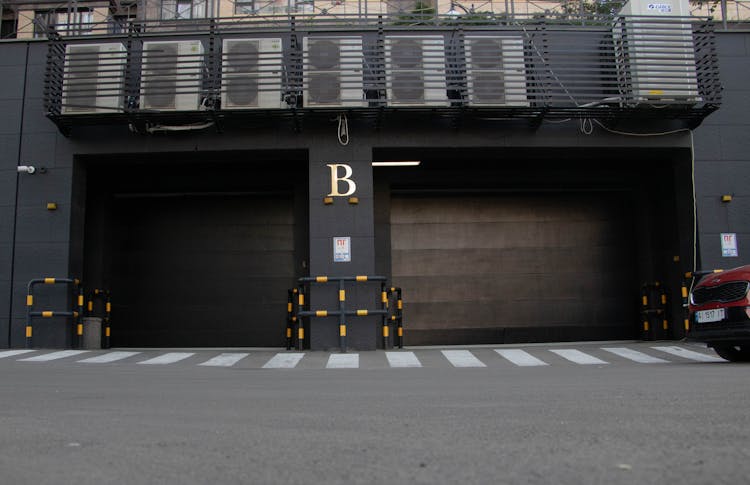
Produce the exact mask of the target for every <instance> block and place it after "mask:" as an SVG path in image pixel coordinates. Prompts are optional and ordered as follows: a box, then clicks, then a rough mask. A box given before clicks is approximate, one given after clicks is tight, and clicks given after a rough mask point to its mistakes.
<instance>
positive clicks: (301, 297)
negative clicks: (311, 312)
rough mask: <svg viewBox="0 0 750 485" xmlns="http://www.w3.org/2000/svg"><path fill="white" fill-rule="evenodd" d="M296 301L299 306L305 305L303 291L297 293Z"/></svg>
mask: <svg viewBox="0 0 750 485" xmlns="http://www.w3.org/2000/svg"><path fill="white" fill-rule="evenodd" d="M298 302H299V306H305V294H304V293H300V294H299V299H298Z"/></svg>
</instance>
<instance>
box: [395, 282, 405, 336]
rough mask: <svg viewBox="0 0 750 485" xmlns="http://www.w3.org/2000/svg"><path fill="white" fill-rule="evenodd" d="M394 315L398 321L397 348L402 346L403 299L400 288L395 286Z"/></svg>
mask: <svg viewBox="0 0 750 485" xmlns="http://www.w3.org/2000/svg"><path fill="white" fill-rule="evenodd" d="M396 297H397V298H398V300H397V302H396V312H397V313H396V315H397V316H398V317H397V322H398V348H400V349H403V348H404V300H403V298H402V297H401V288H396Z"/></svg>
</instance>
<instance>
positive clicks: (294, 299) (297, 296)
mask: <svg viewBox="0 0 750 485" xmlns="http://www.w3.org/2000/svg"><path fill="white" fill-rule="evenodd" d="M373 281H374V282H379V283H380V308H378V309H374V310H373V309H366V308H360V309H354V310H351V309H347V305H346V301H347V297H346V293H347V288H346V285H347V283H355V284H357V283H367V282H373ZM298 282H299V286H298V287H297V288H294V289H290V290H288V292H287V295H288V303H287V321H286V343H287V350H291V349H292V347H293V346H294V344H295V342H294V339H293V334H294V327H295V326H296V327H297V341H296V347H297V350H302V349H303V348H304V343H305V330H304V322H303V319H311V318H326V317H338V320H339V347H340V349H341V351H342V352H346V350H347V325H348V323H347V322H348V320H349V319H350V318H354V317H367V316H380V318H381V337H382V344H383V348H384V349H388V348H390V346H391V343H390V338H391V332H390V325H391V324H393V325H395V326H396V345H397V346H398V347H400V348H403V345H404V343H403V335H404V328H403V301H402V299H401V288H397V287H389V286H388V285H387V284H386V278H385V277H384V276H365V275H360V276H314V277H304V278H299V280H298ZM327 283H337V284H338V308H337V309H335V310H323V309H318V310H311V309H309V301H306V298H305V295H309V294H310V286H311V285H313V284H327ZM392 295H395V296H396V297H397V300H396V302H395V305H390V303H389V300H390V299H391V298H390V297H391V296H392Z"/></svg>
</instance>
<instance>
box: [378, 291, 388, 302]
mask: <svg viewBox="0 0 750 485" xmlns="http://www.w3.org/2000/svg"><path fill="white" fill-rule="evenodd" d="M380 301H381V302H383V303H388V293H386V292H385V291H383V292H381V293H380Z"/></svg>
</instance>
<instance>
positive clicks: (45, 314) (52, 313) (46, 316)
mask: <svg viewBox="0 0 750 485" xmlns="http://www.w3.org/2000/svg"><path fill="white" fill-rule="evenodd" d="M54 315H55V312H42V317H44V318H51V317H53V316H54Z"/></svg>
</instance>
